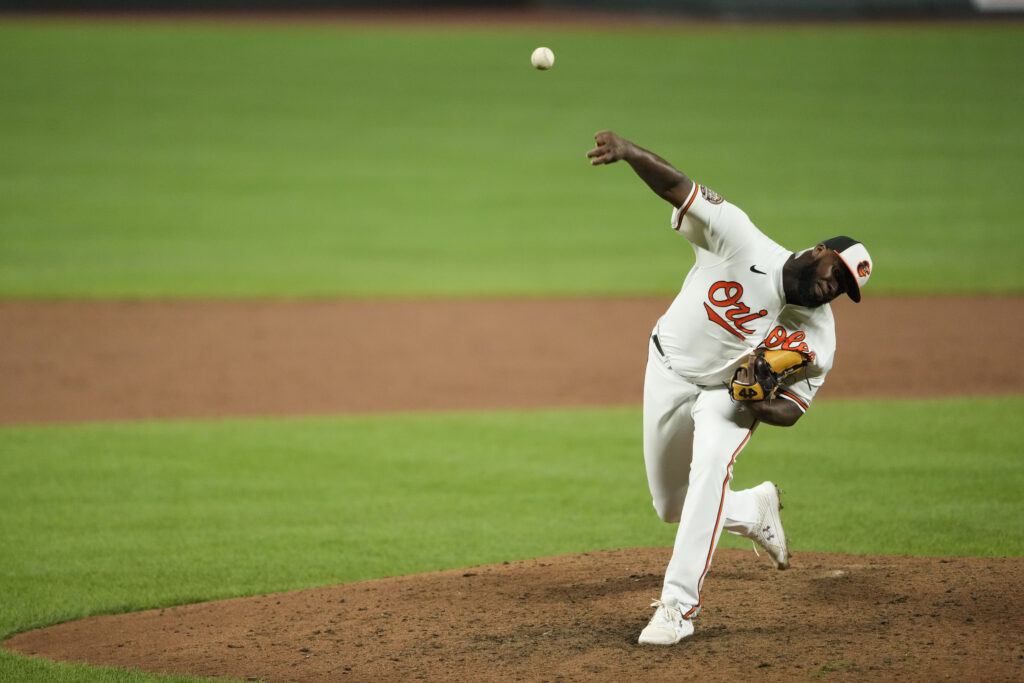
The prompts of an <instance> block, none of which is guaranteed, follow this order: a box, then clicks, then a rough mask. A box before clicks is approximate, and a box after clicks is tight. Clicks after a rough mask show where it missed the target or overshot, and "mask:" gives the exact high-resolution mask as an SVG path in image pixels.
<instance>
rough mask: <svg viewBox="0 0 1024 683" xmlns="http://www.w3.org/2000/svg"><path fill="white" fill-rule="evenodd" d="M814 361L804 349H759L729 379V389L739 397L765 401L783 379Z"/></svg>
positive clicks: (734, 396) (744, 399) (734, 395)
mask: <svg viewBox="0 0 1024 683" xmlns="http://www.w3.org/2000/svg"><path fill="white" fill-rule="evenodd" d="M809 362H811V357H810V356H809V355H808V354H806V353H804V352H802V351H781V350H773V351H769V350H767V349H755V350H754V352H753V353H752V354H750V355H749V356H748V357H747V359H746V360H745V361H743V365H741V366H739V367H738V368H736V372H735V373H733V376H732V380H730V381H729V393H730V394H731V395H732V398H733V400H735V401H762V400H764V399H766V398H774V396H775V392H776V391H777V390H778V388H779V383H780V382H782V380H784V379H786V378H787V377H789V376H790V375H792V374H793V373H794V372H799V371H800V370H801V369H802V368H803V367H804V366H805V365H807V364H808V363H809Z"/></svg>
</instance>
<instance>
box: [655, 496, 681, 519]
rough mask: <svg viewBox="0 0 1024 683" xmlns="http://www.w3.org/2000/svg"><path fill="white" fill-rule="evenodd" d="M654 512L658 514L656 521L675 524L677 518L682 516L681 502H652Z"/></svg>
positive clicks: (666, 500) (670, 500)
mask: <svg viewBox="0 0 1024 683" xmlns="http://www.w3.org/2000/svg"><path fill="white" fill-rule="evenodd" d="M654 511H655V512H657V513H658V519H660V520H661V521H663V522H667V523H669V524H675V523H677V522H679V518H680V517H682V515H683V501H682V499H679V500H675V499H671V498H670V499H665V500H655V501H654Z"/></svg>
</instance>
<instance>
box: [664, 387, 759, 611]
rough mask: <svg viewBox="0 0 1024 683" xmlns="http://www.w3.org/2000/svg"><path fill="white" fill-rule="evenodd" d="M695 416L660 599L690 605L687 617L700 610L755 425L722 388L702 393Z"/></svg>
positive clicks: (696, 406)
mask: <svg viewBox="0 0 1024 683" xmlns="http://www.w3.org/2000/svg"><path fill="white" fill-rule="evenodd" d="M693 418H694V441H693V456H692V458H691V462H690V475H689V485H688V488H687V493H686V500H685V502H684V504H683V510H682V515H681V518H680V522H679V529H678V530H677V532H676V541H675V546H674V547H673V549H672V559H671V560H670V561H669V565H668V569H667V571H666V572H665V584H664V587H663V589H662V600H676V601H678V603H679V604H680V605H684V606H686V609H685V610H684V615H685V616H686V617H687V618H692V617H693V616H696V614H697V612H699V611H700V607H701V598H700V591H701V587H702V585H703V583H704V577H705V576H706V575H707V572H708V570H709V569H710V567H711V559H712V557H713V556H714V552H715V546H717V545H718V539H719V537H720V536H721V534H722V528H723V525H724V523H725V520H726V497H727V495H728V490H729V482H730V480H731V479H732V468H733V464H734V463H735V461H736V458H737V456H739V453H740V451H742V450H743V447H744V446H746V444H747V442H748V441H749V440H750V436H751V434H752V433H753V431H754V425H755V421H754V420H753V418H752V417H750V416H749V414H747V413H744V412H741V411H739V409H738V408H737V407H736V406H735V404H733V402H732V401H731V400H730V399H729V395H728V392H727V391H725V390H724V389H710V390H705V391H702V392H701V393H700V395H699V396H698V398H697V401H696V403H695V405H694V410H693Z"/></svg>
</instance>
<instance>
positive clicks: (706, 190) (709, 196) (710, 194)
mask: <svg viewBox="0 0 1024 683" xmlns="http://www.w3.org/2000/svg"><path fill="white" fill-rule="evenodd" d="M700 194H701V196H702V197H704V199H706V200H707V202H708V203H709V204H721V203H722V202H723V201H725V200H724V199H722V195H720V194H718V193H717V192H715V191H714V190H712V189H711V188H710V187H705V186H704V185H701V186H700Z"/></svg>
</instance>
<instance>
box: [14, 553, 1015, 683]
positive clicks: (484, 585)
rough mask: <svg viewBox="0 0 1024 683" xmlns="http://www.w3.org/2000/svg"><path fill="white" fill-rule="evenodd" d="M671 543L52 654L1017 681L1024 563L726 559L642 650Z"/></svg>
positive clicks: (481, 675)
mask: <svg viewBox="0 0 1024 683" xmlns="http://www.w3.org/2000/svg"><path fill="white" fill-rule="evenodd" d="M668 556H669V551H668V549H661V548H657V549H650V548H640V549H626V550H614V551H603V552H593V553H584V554H579V555H569V556H564V557H553V558H546V559H539V560H526V561H520V562H512V563H505V564H499V565H490V566H485V567H474V568H471V569H459V570H450V571H443V572H435V573H431V574H421V575H417V576H402V577H395V578H388V579H378V580H374V581H365V582H361V583H351V584H345V585H339V586H329V587H326V588H315V589H309V590H302V591H295V592H289V593H280V594H276V595H263V596H258V597H252V598H240V599H234V600H223V601H218V602H209V603H203V604H198V605H187V606H183V607H174V608H167V609H157V610H150V611H147V612H139V613H135V614H122V615H115V616H105V617H94V618H90V619H84V620H81V621H76V622H70V623H67V624H61V625H58V626H53V627H51V628H46V629H41V630H37V631H31V632H28V633H23V634H20V635H18V636H15V637H14V638H12V639H10V640H9V641H7V643H6V646H7V647H8V648H10V649H13V650H16V651H18V652H22V653H25V654H31V655H40V656H44V657H49V658H53V659H58V660H65V661H74V662H88V663H90V664H104V665H113V666H119V667H128V668H133V669H143V670H145V671H152V672H173V673H188V674H198V675H204V676H221V677H228V678H234V679H241V680H247V679H248V680H267V681H338V680H353V681H355V680H362V681H393V680H413V679H427V680H439V679H440V680H461V681H466V682H468V681H499V680H500V681H507V680H527V681H535V680H614V681H630V680H633V681H640V680H643V681H652V680H685V679H692V680H697V679H699V680H743V679H747V678H749V677H750V676H751V675H760V676H762V677H764V676H767V677H768V678H770V679H787V680H790V679H809V678H819V677H824V678H826V679H828V680H834V679H850V680H853V679H865V678H867V679H873V680H892V679H895V678H899V679H900V680H922V681H924V680H928V681H933V680H940V679H944V678H946V677H947V675H952V676H954V677H956V678H959V677H961V676H962V675H963V674H964V673H965V672H969V673H970V678H972V679H973V680H988V681H993V680H1021V677H1022V674H1024V640H1022V639H1024V635H1022V634H1024V616H1022V615H1024V559H1022V558H1011V559H993V558H960V557H957V558H922V557H891V556H863V555H825V554H816V553H800V554H798V555H796V556H795V557H794V560H793V567H792V568H791V569H790V570H788V571H784V572H780V571H776V570H775V569H774V568H772V567H771V566H770V565H769V564H768V563H767V558H765V557H763V556H762V557H761V558H760V559H758V558H756V557H755V556H754V553H753V552H751V551H743V550H731V549H722V550H719V551H718V552H717V553H716V557H715V563H714V565H713V568H712V571H711V573H710V574H709V575H708V577H707V580H706V581H705V584H704V593H703V602H704V605H705V607H704V611H703V612H702V613H701V614H700V616H699V618H698V619H697V620H696V622H695V624H696V627H697V630H696V633H695V634H694V635H693V636H692V637H691V638H688V639H686V640H684V641H683V642H681V643H679V644H678V645H675V646H672V647H656V646H639V645H637V644H636V637H637V635H638V634H639V632H640V630H641V629H642V628H643V627H644V625H645V624H646V623H647V620H648V619H649V618H650V616H651V614H652V613H653V610H652V609H650V608H649V607H648V604H649V603H650V602H651V600H652V599H653V598H656V597H658V595H659V589H660V585H661V573H662V571H663V570H664V567H665V564H666V562H667V561H668Z"/></svg>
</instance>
